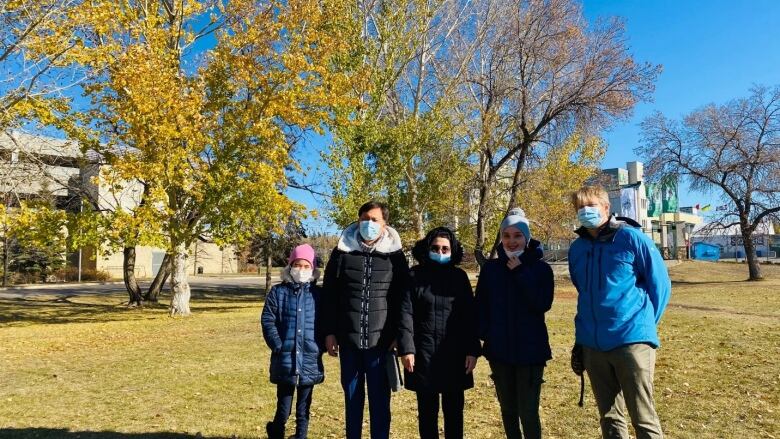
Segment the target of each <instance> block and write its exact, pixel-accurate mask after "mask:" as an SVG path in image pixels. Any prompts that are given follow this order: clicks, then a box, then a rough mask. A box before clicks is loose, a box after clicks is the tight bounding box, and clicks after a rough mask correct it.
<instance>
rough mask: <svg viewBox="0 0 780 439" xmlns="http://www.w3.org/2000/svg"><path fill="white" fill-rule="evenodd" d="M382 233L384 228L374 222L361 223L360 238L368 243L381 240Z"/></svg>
mask: <svg viewBox="0 0 780 439" xmlns="http://www.w3.org/2000/svg"><path fill="white" fill-rule="evenodd" d="M380 233H382V226H380V225H379V223H377V222H374V221H361V222H360V236H362V237H363V240H364V241H366V242H371V241H374V240H375V239H377V238H379V234H380Z"/></svg>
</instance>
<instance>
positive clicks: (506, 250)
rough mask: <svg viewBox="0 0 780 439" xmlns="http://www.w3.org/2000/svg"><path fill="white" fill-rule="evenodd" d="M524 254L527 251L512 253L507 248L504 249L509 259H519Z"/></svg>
mask: <svg viewBox="0 0 780 439" xmlns="http://www.w3.org/2000/svg"><path fill="white" fill-rule="evenodd" d="M523 252H525V249H523V250H518V251H514V252H512V251H509V250H508V249H507V248H506V247H504V253H506V257H508V258H511V257H512V256H517V257H518V258H519V257H520V255H522V254H523Z"/></svg>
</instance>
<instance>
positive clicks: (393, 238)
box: [336, 221, 403, 254]
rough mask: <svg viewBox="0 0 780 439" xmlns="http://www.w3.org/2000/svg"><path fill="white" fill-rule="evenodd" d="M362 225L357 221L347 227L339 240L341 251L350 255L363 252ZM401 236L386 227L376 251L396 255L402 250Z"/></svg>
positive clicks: (338, 246)
mask: <svg viewBox="0 0 780 439" xmlns="http://www.w3.org/2000/svg"><path fill="white" fill-rule="evenodd" d="M359 228H360V224H359V223H358V222H357V221H355V222H354V223H352V224H350V225H348V226H347V228H346V229H344V232H343V233H342V234H341V238H339V244H338V245H337V246H336V248H338V249H339V250H341V251H343V252H346V253H349V252H353V251H363V247H362V246H361V245H360V243H361V241H360V232H359ZM402 247H403V246H402V244H401V236H400V235H399V234H398V232H396V231H395V229H393V228H392V227H390V226H385V231H384V232H383V233H382V236H381V237H380V238H379V241H377V243H376V244H374V251H375V252H379V253H385V254H390V253H395V252H397V251H400V250H401V248H402Z"/></svg>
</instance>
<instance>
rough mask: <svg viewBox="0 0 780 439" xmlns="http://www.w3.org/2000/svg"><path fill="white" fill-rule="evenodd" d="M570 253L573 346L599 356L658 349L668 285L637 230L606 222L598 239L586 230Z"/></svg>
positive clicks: (666, 275) (658, 257) (665, 274)
mask: <svg viewBox="0 0 780 439" xmlns="http://www.w3.org/2000/svg"><path fill="white" fill-rule="evenodd" d="M576 233H577V234H578V235H579V236H580V237H579V238H578V239H577V240H575V241H574V243H573V244H572V245H571V247H570V248H569V273H570V275H571V279H572V282H573V283H574V286H575V287H576V288H577V292H578V293H579V296H578V298H577V316H576V317H575V319H574V326H575V334H576V342H577V343H579V344H582V345H584V346H587V347H589V348H592V349H595V350H598V351H609V350H612V349H615V348H617V347H620V346H624V345H627V344H632V343H648V344H650V345H651V346H653V347H655V348H657V347H658V346H659V345H660V342H659V340H658V333H657V331H656V325H657V324H658V322H659V321H660V320H661V315H663V312H664V309H665V308H666V304H667V303H668V302H669V296H670V294H671V290H672V285H671V281H670V280H669V273H668V272H667V270H666V265H664V261H663V258H662V257H661V253H660V252H659V251H658V249H657V248H656V246H655V244H654V243H653V242H652V241H651V240H650V238H648V237H647V235H645V234H644V233H643V232H642V231H641V230H640V229H639V228H637V227H634V226H632V225H629V224H626V223H625V222H623V221H618V219H615V218H614V217H613V218H610V221H609V223H608V224H607V225H606V226H605V227H604V228H603V229H602V230H601V231H600V233H599V234H598V236H597V237H596V238H593V237H591V236H590V234H589V233H588V231H587V229H585V228H580V229H578V230H577V231H576Z"/></svg>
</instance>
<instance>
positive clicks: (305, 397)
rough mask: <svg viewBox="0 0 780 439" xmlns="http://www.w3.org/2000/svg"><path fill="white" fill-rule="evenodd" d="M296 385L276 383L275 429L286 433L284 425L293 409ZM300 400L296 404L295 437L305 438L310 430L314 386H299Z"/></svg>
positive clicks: (296, 438) (298, 438)
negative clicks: (310, 410) (310, 411)
mask: <svg viewBox="0 0 780 439" xmlns="http://www.w3.org/2000/svg"><path fill="white" fill-rule="evenodd" d="M295 389H296V387H295V386H293V385H291V384H277V385H276V415H275V416H274V421H273V424H274V429H275V430H276V431H278V432H280V433H281V434H284V425H285V424H286V423H287V418H289V417H290V411H291V410H292V401H293V393H294V392H295ZM297 389H298V401H297V403H296V404H295V439H305V438H306V433H307V431H308V430H309V408H310V407H311V394H312V393H313V390H314V386H298V387H297Z"/></svg>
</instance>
